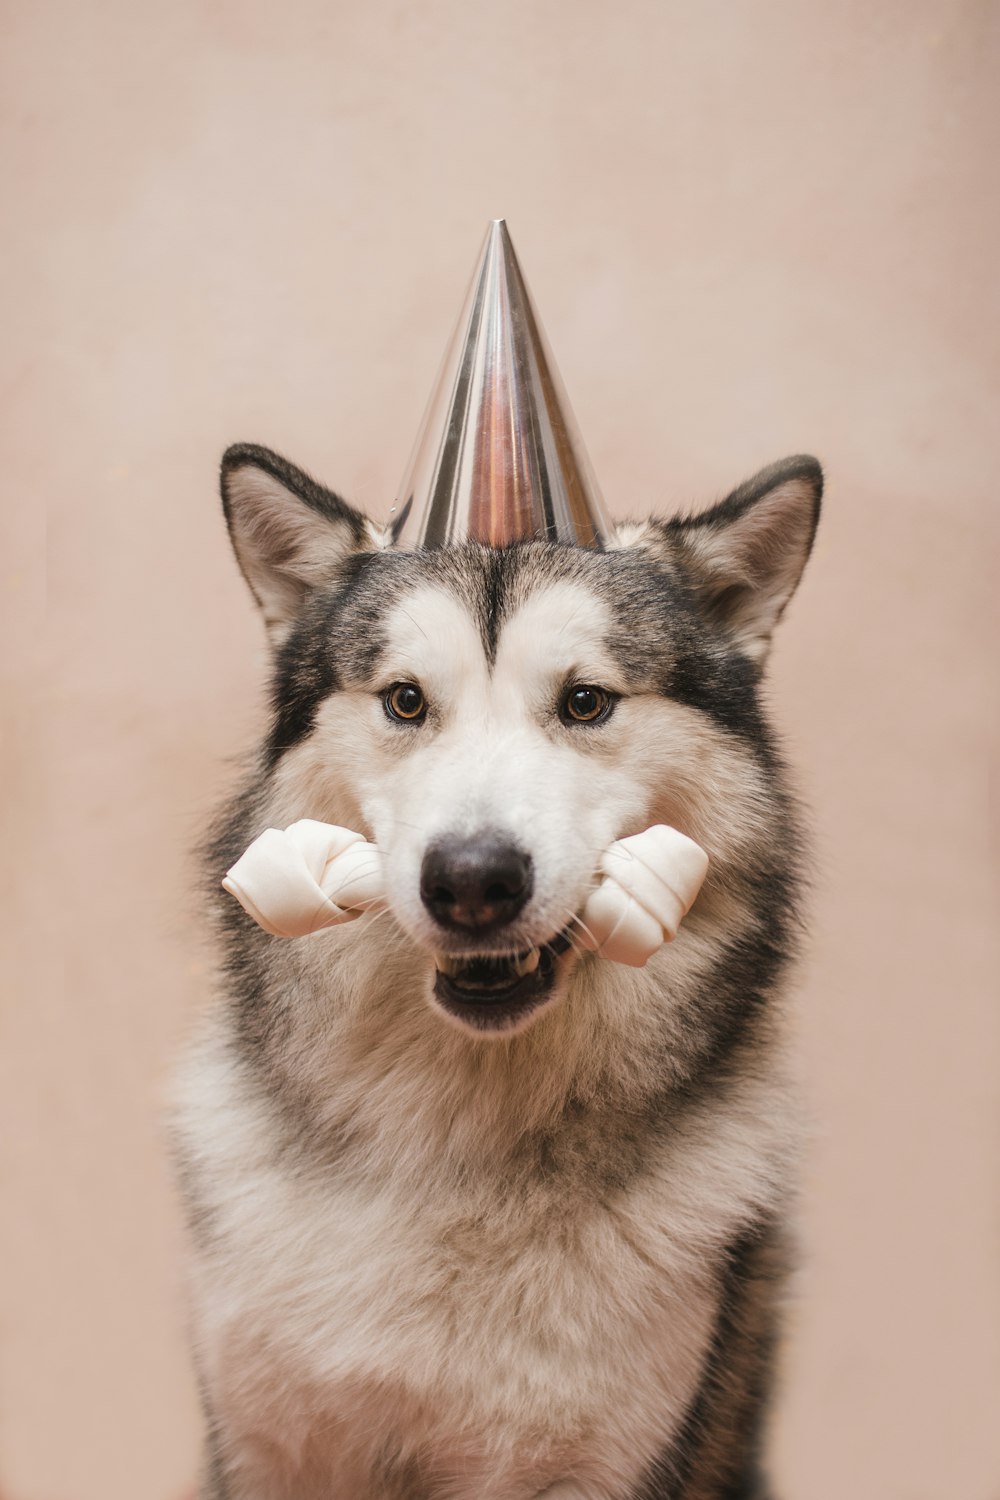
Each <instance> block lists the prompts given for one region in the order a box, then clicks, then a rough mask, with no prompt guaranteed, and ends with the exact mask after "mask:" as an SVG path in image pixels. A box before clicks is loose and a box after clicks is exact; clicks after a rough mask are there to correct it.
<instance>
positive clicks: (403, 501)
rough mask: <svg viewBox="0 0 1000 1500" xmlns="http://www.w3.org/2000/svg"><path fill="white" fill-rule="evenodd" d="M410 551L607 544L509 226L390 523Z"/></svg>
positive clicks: (467, 317)
mask: <svg viewBox="0 0 1000 1500" xmlns="http://www.w3.org/2000/svg"><path fill="white" fill-rule="evenodd" d="M390 524H391V527H392V534H393V539H394V541H395V542H396V543H397V544H399V545H400V546H403V547H443V546H448V545H449V544H451V543H454V542H465V541H476V542H484V543H486V544H488V545H490V546H496V547H502V546H506V545H508V544H509V543H511V542H520V541H530V540H533V539H536V538H537V539H542V540H548V541H556V542H568V543H575V544H577V545H579V546H583V547H593V546H597V547H600V546H601V545H602V543H603V542H604V540H605V539H606V538H607V537H608V536H609V535H610V527H609V525H608V522H607V519H606V517H605V514H604V505H603V501H602V499H601V494H600V490H599V489H598V487H597V482H596V480H595V479H594V475H593V472H592V470H591V467H590V462H589V460H588V458H587V454H586V452H585V450H584V447H583V443H582V441H581V439H580V434H579V432H578V431H577V427H576V423H575V421H574V420H573V413H572V411H571V409H570V405H569V402H568V401H567V399H566V394H565V392H564V390H563V387H562V382H561V381H560V379H559V372H558V370H557V369H556V366H555V362H554V361H553V359H552V355H551V354H550V352H549V347H548V344H547V342H546V339H545V334H544V333H543V331H542V327H541V324H540V323H539V321H538V317H537V314H536V313H535V309H534V306H533V304H532V301H531V296H530V294H529V292H528V288H527V286H526V285H525V282H524V277H523V276H522V275H521V268H520V266H519V265H518V262H517V256H516V255H515V254H514V247H513V245H512V244H511V241H510V235H509V234H508V232H507V225H506V224H505V222H504V220H503V219H494V221H493V223H492V224H491V225H490V227H489V229H488V231H487V234H486V243H485V244H484V246H483V251H482V254H481V256H480V258H479V264H478V265H477V267H476V272H475V275H474V276H473V278H472V285H471V287H470V288H469V294H468V296H467V298H466V301H465V306H464V307H463V309H462V315H461V317H460V318H459V321H458V326H457V328H456V329H455V335H454V337H453V339H452V341H451V344H450V345H449V347H448V352H447V354H446V355H445V359H444V363H443V365H442V367H441V373H440V375H439V376H438V381H437V385H436V386H435V388H434V394H433V395H432V397H431V401H430V405H429V406H428V408H427V412H426V414H425V416H424V421H423V425H422V427H421V430H420V436H419V437H418V439H417V442H416V446H415V447H414V450H413V456H412V458H411V459H410V464H409V468H408V469H407V472H406V477H405V478H404V480H403V483H402V485H401V486H400V491H399V496H398V498H397V501H396V504H395V506H394V507H393V514H392V517H391V521H390Z"/></svg>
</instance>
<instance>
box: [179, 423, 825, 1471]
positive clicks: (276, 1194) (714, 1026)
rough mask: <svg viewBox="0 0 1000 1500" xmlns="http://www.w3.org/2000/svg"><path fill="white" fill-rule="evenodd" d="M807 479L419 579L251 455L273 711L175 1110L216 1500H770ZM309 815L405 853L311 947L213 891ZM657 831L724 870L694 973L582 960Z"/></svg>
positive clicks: (234, 473)
mask: <svg viewBox="0 0 1000 1500" xmlns="http://www.w3.org/2000/svg"><path fill="white" fill-rule="evenodd" d="M821 485H822V480H821V473H820V469H819V466H818V464H817V463H816V462H815V460H814V459H811V458H805V457H799V458H793V459H788V460H786V461H784V462H783V463H779V464H776V465H774V466H773V467H772V468H770V469H767V470H765V471H764V472H762V473H760V474H758V475H757V476H756V477H755V478H754V479H752V480H751V481H750V482H749V483H748V484H746V485H744V486H742V487H741V488H740V489H738V490H736V491H735V492H734V493H733V494H732V495H730V496H729V498H728V499H726V500H724V501H723V502H722V503H721V504H718V505H716V506H715V508H714V509H711V510H708V511H707V512H705V513H703V514H700V515H694V516H690V517H678V518H675V519H673V520H670V521H666V522H663V521H659V520H649V521H646V522H642V523H637V524H629V525H624V526H622V527H620V528H619V530H618V533H617V536H616V539H615V542H614V544H613V545H612V546H610V547H607V548H605V549H604V550H590V549H586V550H585V549H580V548H575V547H570V546H564V545H558V544H554V543H546V542H530V543H523V544H519V545H515V546H511V547H508V548H502V549H501V548H486V547H481V546H478V545H471V544H469V545H463V546H457V547H454V548H447V549H443V550H440V551H431V552H425V553H420V552H402V551H398V550H394V549H393V548H392V547H391V546H390V545H388V539H387V537H386V535H385V534H384V533H383V532H382V530H381V529H380V528H379V527H377V526H375V525H373V524H372V523H371V522H369V521H368V520H367V519H365V518H364V517H363V516H361V515H360V514H358V513H357V512H356V511H355V510H353V509H352V508H351V507H349V506H348V505H346V504H345V503H344V502H343V501H341V500H340V499H339V498H337V496H335V495H334V494H332V493H331V492H330V491H328V490H326V489H324V488H323V487H321V486H320V485H318V484H317V483H315V482H314V481H313V480H311V479H309V478H308V477H307V476H306V475H305V474H303V473H302V472H300V471H299V470H298V469H296V468H294V467H293V466H292V465H291V464H289V463H287V462H286V461H284V460H283V459H280V458H278V457H277V456H276V455H275V454H273V453H270V452H269V451H267V450H266V449H262V448H257V447H253V446H239V447H236V448H232V449H230V450H229V451H228V452H227V454H226V455H225V458H224V460H223V467H222V488H223V497H224V503H225V511H226V517H227V520H228V524H229V528H230V533H231V536H232V540H233V545H234V548H235V551H236V555H237V558H238V560H239V563H240V566H241V568H242V570H243V573H244V575H245V577H246V580H247V582H248V584H249V586H250V589H251V590H252V592H253V594H254V597H255V598H256V600H257V602H258V604H259V606H260V608H261V610H262V612H263V615H264V619H265V622H266V626H267V630H268V634H269V637H270V641H271V646H272V649H273V676H272V685H271V708H272V713H271V718H270V724H269V727H268V731H267V735H266V738H265V739H264V741H263V743H262V745H261V746H260V748H259V751H258V752H257V754H256V756H255V758H254V760H253V764H252V768H251V769H250V770H249V771H248V773H247V775H246V777H245V780H244V783H243V785H242V787H241V788H240V790H239V791H238V793H237V794H236V796H235V797H234V798H233V800H232V801H231V802H230V804H229V805H228V806H227V807H226V809H225V810H224V812H223V813H222V815H221V817H220V818H219V821H218V824H217V828H216V831H215V834H214V836H213V838H212V840H211V842H210V843H209V845H208V847H207V848H206V850H205V851H204V868H205V873H206V877H207V879H206V891H207V893H208V899H209V901H210V905H211V909H212V912H213V916H214V923H215V930H216V932H217V936H218V944H219V953H220V968H219V983H218V993H217V996H216V999H215V1002H214V1004H213V1006H212V1008H211V1010H210V1011H209V1013H208V1015H207V1017H206V1019H205V1020H204V1022H203V1023H202V1027H201V1032H200V1035H199V1036H198V1037H197V1038H196V1040H195V1042H194V1044H193V1045H192V1047H191V1048H190V1051H189V1053H188V1055H187V1057H186V1061H185V1064H184V1067H183V1069H182V1070H181V1074H180V1077H179V1079H178V1082H177V1087H176V1099H175V1105H174V1109H173V1114H172V1126H171V1128H172V1137H173V1142H174V1151H175V1159H176V1163H177V1169H178V1177H179V1181H180V1184H181V1189H182V1193H183V1198H184V1203H185V1207H186V1213H187V1219H188V1224H189V1240H190V1276H189V1287H190V1308H191V1322H192V1329H193V1338H194V1347H195V1352H196V1362H197V1369H198V1375H199V1379H200V1383H201V1388H202V1392H203V1397H204V1406H205V1416H206V1427H207V1441H206V1458H205V1470H204V1478H203V1481H202V1490H201V1495H202V1500H541V1497H545V1500H737V1497H739V1500H764V1497H765V1496H769V1494H770V1491H769V1490H768V1488H767V1484H766V1481H765V1480H764V1478H763V1477H762V1475H761V1471H760V1466H759V1456H760V1446H761V1428H762V1420H763V1417H764V1412H765V1406H766V1401H767V1397H768V1393H769V1389H770V1385H771V1373H772V1363H773V1350H774V1341H775V1336H776V1324H777V1314H778V1307H779V1300H780V1297H781V1293H782V1285H783V1281H784V1278H785V1276H786V1272H787V1268H788V1264H789V1259H788V1248H787V1240H788V1221H789V1209H790V1200H791V1195H792V1192H793V1188H794V1177H795V1162H796V1155H797V1141H798V1134H799V1132H798V1126H797V1121H796V1107H795V1103H794V1091H793V1089H792V1087H791V1086H790V1083H789V1078H788V1069H787V1066H786V1059H785V1047H784V1040H783V1032H784V1020H783V1016H784V1011H785V1003H786V989H787V979H788V973H789V965H790V961H791V960H792V959H793V957H794V954H795V949H796V944H797V933H798V925H799V913H798V891H799V885H800V866H801V858H802V853H801V850H802V843H801V838H800V833H799V828H798V822H797V816H796V810H795V807H794V805H793V801H792V799H791V798H790V795H789V793H788V791H787V789H786V785H785V772H784V768H783V765H782V761H781V757H780V754H779V752H778V750H777V748H776V746H775V742H774V738H773V735H772V733H771V731H770V729H769V728H768V725H767V723H766V720H765V716H764V711H763V707H762V704H761V696H760V682H761V675H762V672H763V669H764V665H765V660H766V656H767V652H768V647H769V643H770V639H771V633H772V630H773V627H774V626H775V624H776V622H777V621H778V619H779V617H780V616H781V614H782V612H783V610H784V608H785V605H786V604H787V603H788V600H789V598H790V596H791V594H792V592H793V591H794V589H795V587H796V585H797V583H798V580H799V576H800V573H801V571H802V568H803V566H804V564H805V562H806V559H807V557H808V554H809V551H810V548H811V545H812V540H813V536H814V533H815V528H816V523H817V519H818V514H819V505H820V493H821ZM401 684H402V685H405V687H406V692H405V693H404V694H403V697H402V698H400V697H398V696H397V697H393V693H394V692H395V691H396V689H398V688H399V686H400V685H401ZM411 688H415V689H416V690H417V693H418V697H417V698H414V697H413V696H412V695H411V694H410V689H411ZM580 692H583V693H584V695H585V696H584V697H582V698H581V697H577V698H574V697H573V695H574V694H575V693H577V694H578V693H580ZM590 693H593V694H595V695H596V696H595V697H587V696H586V695H587V694H590ZM401 703H402V704H404V705H405V706H406V708H407V711H409V709H410V708H413V707H414V705H416V704H418V703H419V705H420V712H419V714H414V715H413V716H407V717H406V718H401V717H400V716H399V715H398V713H395V712H394V707H395V706H398V705H399V704H401ZM595 703H596V704H597V706H598V708H599V710H600V712H599V713H597V714H594V715H592V716H589V717H586V718H584V719H583V720H582V721H581V719H580V718H578V717H573V714H574V712H575V709H576V708H577V707H579V706H580V705H584V706H585V707H586V708H587V709H588V714H589V709H590V708H592V707H593V706H594V704H595ZM303 817H309V818H317V819H321V820H323V821H326V822H332V823H339V824H343V825H345V826H347V827H350V828H354V829H357V830H358V831H359V832H362V833H364V834H365V835H366V836H367V837H368V838H370V839H373V840H374V841H375V842H376V843H377V844H378V846H379V848H380V849H381V850H382V852H383V856H384V859H385V867H386V878H387V888H388V894H389V910H388V912H386V913H384V914H381V915H378V916H374V917H365V918H362V919H360V920H358V921H356V922H354V923H351V924H350V925H348V926H346V927H341V928H336V929H329V930H326V931H324V932H322V933H320V934H317V935H316V936H313V937H309V938H304V939H300V940H294V941H285V940H281V939H277V938H272V937H269V936H267V935H265V934H264V933H263V932H262V931H260V930H259V929H258V928H257V927H255V926H254V925H253V923H252V922H251V921H250V919H249V918H248V917H247V916H246V915H245V914H244V912H243V911H242V910H241V909H240V908H239V907H238V906H237V905H236V903H235V902H234V901H232V900H231V899H230V898H229V897H228V896H226V895H224V894H223V893H222V891H221V890H220V889H219V881H220V879H221V877H222V875H223V873H224V872H225V870H226V869H227V868H228V866H229V865H231V864H232V863H233V862H234V861H235V859H236V858H237V857H238V856H239V855H240V854H241V853H242V851H243V850H244V849H245V848H246V846H247V845H248V844H249V843H250V842H251V841H252V840H253V839H254V838H255V837H256V836H257V835H258V834H259V833H260V832H261V831H262V830H263V829H264V828H266V827H269V826H270V827H285V826H287V825H288V824H289V823H291V822H293V821H295V820H296V819H298V818H303ZM655 822H663V823H669V824H671V825H673V826H675V827H677V828H679V829H680V830H681V831H682V832H684V833H686V834H688V835H690V836H691V837H692V838H694V839H695V840H696V841H697V842H698V843H699V844H701V846H702V847H703V848H704V849H706V850H707V851H708V854H709V856H710V859H711V865H710V870H709V875H708V878H707V881H706V883H705V886H704V888H703V890H702V893H701V895H700V897H699V898H698V901H697V902H696V904H695V906H694V908H693V909H692V911H691V913H690V915H689V916H688V918H687V920H686V922H685V924H684V926H683V927H682V929H681V931H680V934H679V936H678V937H677V939H676V941H675V942H674V943H672V944H670V945H669V946H667V947H665V948H664V949H662V950H661V951H660V952H659V953H658V954H657V955H656V956H655V957H654V958H653V959H652V960H650V962H649V963H648V965H647V966H646V967H645V968H644V969H628V968H624V967H621V966H619V965H616V964H613V963H610V962H608V961H606V960H603V959H600V958H596V957H595V956H593V955H591V954H581V953H579V952H578V951H577V949H576V947H575V945H574V944H573V933H574V928H575V926H576V924H577V922H578V913H579V912H580V911H581V910H582V906H583V903H584V901H585V899H586V895H587V893H588V891H589V890H590V889H591V886H592V884H593V882H594V879H595V871H596V868H597V860H598V856H599V854H600V852H601V851H602V850H603V849H604V848H605V847H606V846H607V845H608V844H609V843H610V842H611V841H612V840H613V839H615V838H618V837H623V836H625V835H628V834H631V833H635V832H638V831H640V830H641V829H644V828H646V827H647V826H649V825H650V824H652V823H655ZM498 850H499V851H501V852H500V853H499V854H498V853H497V851H498ZM442 851H443V852H442ZM512 859H513V860H514V862H515V867H516V868H515V873H514V876H511V875H510V861H511V860H512ZM435 861H436V863H435ZM491 861H492V862H494V863H496V862H497V861H499V866H503V869H502V870H501V871H500V874H498V875H497V874H496V871H495V870H494V869H493V865H492V864H491ZM505 861H506V863H505ZM432 866H433V870H432V874H431V876H430V877H429V876H428V870H429V869H431V867H432ZM499 866H498V868H499ZM442 870H443V872H444V873H443V874H441V871H442ZM470 870H471V875H470V873H469V872H470ZM456 871H457V872H458V873H456ZM491 875H496V879H494V880H493V882H492V884H491V883H490V878H491ZM463 881H465V882H466V884H464V885H463V883H462V882H463ZM469 881H471V885H469V884H468V882H469ZM477 882H478V883H477ZM498 882H499V883H498ZM470 891H471V894H470ZM536 952H537V953H539V954H540V955H541V960H542V961H541V962H540V964H539V965H538V966H537V968H536V970H535V977H534V978H531V976H529V978H528V979H527V980H525V979H524V978H523V977H522V976H521V974H520V971H519V970H518V969H517V968H516V965H517V963H518V956H519V955H521V956H523V955H525V954H534V953H536ZM449 976H451V977H449ZM484 976H485V977H484ZM470 985H471V986H472V988H471V989H470V988H469V986H470ZM490 985H494V986H497V988H496V989H495V991H491V990H490V988H489V986H490ZM477 986H478V989H477ZM484 986H485V987H486V990H485V995H484V993H483V987H484ZM473 992H475V993H473ZM494 994H495V996H496V1003H492V1001H491V996H493V995H494ZM469 995H471V996H472V998H471V999H467V998H463V997H467V996H469ZM505 997H509V998H505Z"/></svg>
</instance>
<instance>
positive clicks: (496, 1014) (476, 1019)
mask: <svg viewBox="0 0 1000 1500" xmlns="http://www.w3.org/2000/svg"><path fill="white" fill-rule="evenodd" d="M568 947H569V943H568V941H567V940H566V939H565V938H563V936H562V935H561V934H560V935H559V936H558V937H556V938H553V939H552V940H551V941H550V942H548V943H545V944H543V945H542V946H541V947H540V948H532V949H530V950H529V952H528V953H526V954H521V955H519V956H517V957H514V956H507V955H500V954H443V953H436V954H435V964H436V971H435V975H434V999H435V1002H436V1004H437V1005H438V1006H440V1008H441V1009H442V1010H443V1011H444V1012H445V1014H446V1015H447V1016H448V1018H449V1020H451V1021H453V1022H456V1023H457V1024H458V1025H459V1026H461V1027H462V1028H463V1030H466V1031H472V1032H475V1033H476V1034H477V1035H478V1036H487V1037H489V1036H493V1037H500V1036H504V1035H510V1034H511V1033H512V1032H515V1031H523V1029H524V1028H525V1026H527V1025H529V1024H530V1022H531V1021H533V1020H534V1019H535V1018H536V1016H537V1015H538V1014H539V1012H540V1011H541V1010H543V1009H544V1008H545V1007H546V1006H547V1005H549V1004H550V1003H551V1002H552V1000H554V999H555V996H556V990H557V987H558V982H559V977H560V969H561V967H562V964H561V962H560V960H561V959H562V957H563V955H564V954H565V953H566V951H567V949H568Z"/></svg>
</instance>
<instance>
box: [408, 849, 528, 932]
mask: <svg viewBox="0 0 1000 1500" xmlns="http://www.w3.org/2000/svg"><path fill="white" fill-rule="evenodd" d="M534 884H535V876H534V871H533V869H532V864H531V855H530V854H525V853H524V851H523V850H521V849H519V848H518V847H517V845H516V844H513V843H511V841H510V840H509V839H506V838H504V837H503V836H502V835H500V834H496V833H479V834H475V835H474V836H473V837H472V838H451V837H449V838H443V839H439V840H438V841H437V843H435V844H432V845H431V846H430V848H429V849H428V850H427V853H426V854H425V855H424V862H423V864H422V865H421V868H420V897H421V900H422V901H423V903H424V905H425V906H426V908H427V910H428V911H429V912H430V914H431V916H432V917H433V918H434V920H435V921H436V922H440V923H441V925H442V927H459V928H465V929H472V930H474V931H477V932H481V931H483V930H484V929H485V928H490V927H502V926H503V925H504V924H505V923H507V922H511V921H513V919H514V918H515V917H516V916H517V914H518V912H519V911H520V910H521V909H522V907H523V906H525V905H526V904H527V902H528V899H529V898H530V896H531V892H532V890H533V889H534Z"/></svg>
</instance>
